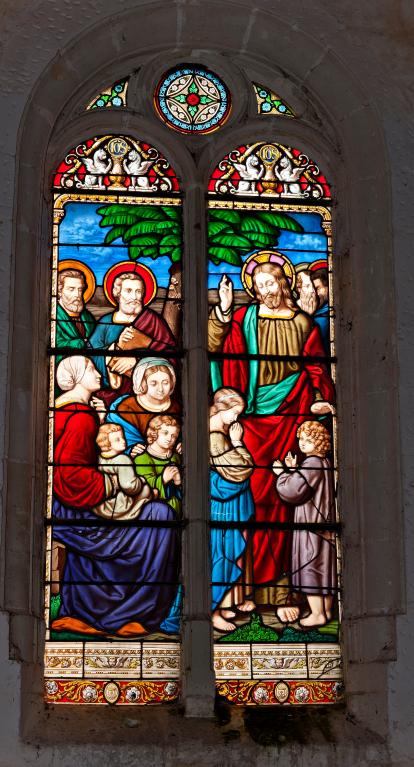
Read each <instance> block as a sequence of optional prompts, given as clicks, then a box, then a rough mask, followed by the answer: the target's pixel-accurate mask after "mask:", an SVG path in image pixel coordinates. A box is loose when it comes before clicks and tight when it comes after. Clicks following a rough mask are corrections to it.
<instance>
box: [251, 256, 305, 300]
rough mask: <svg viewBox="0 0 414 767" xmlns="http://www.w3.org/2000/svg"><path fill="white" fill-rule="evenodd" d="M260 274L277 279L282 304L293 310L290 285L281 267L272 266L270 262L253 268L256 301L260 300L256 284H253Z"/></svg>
mask: <svg viewBox="0 0 414 767" xmlns="http://www.w3.org/2000/svg"><path fill="white" fill-rule="evenodd" d="M260 272H263V273H264V274H272V275H273V277H275V278H276V279H277V281H278V282H279V285H280V287H281V290H282V298H283V302H284V303H285V304H286V306H287V307H288V308H289V309H294V308H295V304H294V301H293V298H292V291H291V289H290V285H289V283H288V281H287V277H286V275H285V273H284V271H283V269H282V267H281V266H279V265H278V264H272V263H270V262H268V263H265V264H257V266H255V267H254V269H253V274H252V280H253V288H254V292H255V295H256V298H257V300H258V301H261V300H262V299H261V296H260V293H259V292H258V290H256V284H255V276H256V274H259V273H260Z"/></svg>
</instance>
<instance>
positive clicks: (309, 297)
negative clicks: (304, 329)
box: [296, 264, 318, 315]
mask: <svg viewBox="0 0 414 767" xmlns="http://www.w3.org/2000/svg"><path fill="white" fill-rule="evenodd" d="M296 292H297V294H298V296H299V298H298V300H297V302H296V303H297V305H298V306H299V308H300V309H302V311H303V312H306V314H310V315H313V314H314V313H315V311H316V309H317V306H318V296H317V293H316V290H315V287H314V285H313V282H312V276H311V272H310V271H309V269H307V268H306V264H304V265H303V266H302V268H298V267H296Z"/></svg>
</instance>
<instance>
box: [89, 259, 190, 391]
mask: <svg viewBox="0 0 414 767" xmlns="http://www.w3.org/2000/svg"><path fill="white" fill-rule="evenodd" d="M103 285H104V292H105V295H106V297H107V298H108V300H109V301H110V302H111V303H112V304H113V305H114V306H115V307H116V310H115V311H114V312H110V313H109V314H105V315H104V316H103V317H101V318H100V320H99V322H98V324H97V326H96V328H95V331H94V332H93V333H92V335H91V338H90V346H91V347H92V348H94V349H108V350H110V352H111V354H110V355H108V356H107V357H96V358H95V365H96V367H97V368H98V369H99V371H100V372H101V374H102V378H103V384H104V387H106V388H108V386H110V387H111V389H112V390H115V392H116V397H119V396H120V395H122V394H129V393H130V392H131V391H132V384H131V375H132V370H133V368H134V366H135V364H136V361H137V360H136V357H135V356H131V357H129V356H121V355H120V356H117V354H116V352H117V350H122V351H127V350H130V351H132V352H133V351H136V350H137V349H151V350H153V351H163V352H165V351H173V350H174V349H175V348H176V340H175V338H174V336H173V334H172V332H171V330H170V328H169V327H168V325H167V323H166V322H165V321H164V320H163V319H162V317H160V316H159V314H157V313H156V312H154V311H153V310H152V309H148V308H147V304H148V303H149V302H150V301H151V300H152V299H153V298H154V296H155V294H156V290H157V284H156V280H155V277H154V275H153V274H152V272H151V271H150V269H148V268H147V267H146V266H144V265H143V264H137V263H134V262H131V261H123V262H122V263H120V264H116V266H114V267H111V269H109V270H108V272H107V273H106V275H105V278H104V283H103Z"/></svg>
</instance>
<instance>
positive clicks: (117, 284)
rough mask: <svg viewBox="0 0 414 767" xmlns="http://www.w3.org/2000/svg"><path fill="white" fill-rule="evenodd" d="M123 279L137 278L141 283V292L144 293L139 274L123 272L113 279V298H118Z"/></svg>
mask: <svg viewBox="0 0 414 767" xmlns="http://www.w3.org/2000/svg"><path fill="white" fill-rule="evenodd" d="M125 280H139V282H140V283H141V285H142V289H143V292H144V293H145V285H144V280H143V279H142V277H140V276H139V274H136V273H135V272H123V273H122V274H119V275H118V277H115V279H114V284H113V288H112V295H113V297H114V298H119V296H120V294H121V290H122V283H123V282H125Z"/></svg>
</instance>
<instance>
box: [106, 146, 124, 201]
mask: <svg viewBox="0 0 414 767" xmlns="http://www.w3.org/2000/svg"><path fill="white" fill-rule="evenodd" d="M106 148H107V150H108V152H109V154H110V155H111V158H112V162H113V165H112V169H111V173H110V175H109V180H110V182H111V184H110V188H111V189H124V188H125V171H124V168H123V165H122V161H123V159H124V157H125V155H126V154H127V152H128V151H129V146H128V144H127V142H126V141H125V140H124V139H123V138H113V139H111V140H110V141H108V144H107V147H106Z"/></svg>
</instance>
